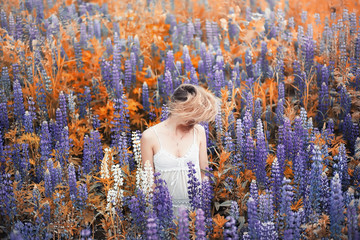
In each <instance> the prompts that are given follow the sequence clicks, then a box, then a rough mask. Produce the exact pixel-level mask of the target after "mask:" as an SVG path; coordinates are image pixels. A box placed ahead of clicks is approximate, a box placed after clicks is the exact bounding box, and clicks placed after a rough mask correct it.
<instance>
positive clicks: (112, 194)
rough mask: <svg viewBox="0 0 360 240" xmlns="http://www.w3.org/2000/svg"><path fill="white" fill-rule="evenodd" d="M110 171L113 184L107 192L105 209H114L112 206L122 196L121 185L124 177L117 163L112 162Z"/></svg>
mask: <svg viewBox="0 0 360 240" xmlns="http://www.w3.org/2000/svg"><path fill="white" fill-rule="evenodd" d="M111 172H112V174H111V175H112V177H113V178H114V185H113V187H112V188H111V189H110V190H109V191H108V194H107V197H106V199H107V205H106V210H108V211H109V210H111V211H113V212H114V211H115V209H114V208H113V206H118V205H119V202H120V201H121V199H122V198H123V195H124V194H123V190H122V189H121V187H122V186H123V183H124V179H123V177H122V171H121V168H120V165H119V164H114V165H112V166H111Z"/></svg>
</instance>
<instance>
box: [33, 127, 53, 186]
mask: <svg viewBox="0 0 360 240" xmlns="http://www.w3.org/2000/svg"><path fill="white" fill-rule="evenodd" d="M51 148H52V147H51V136H50V132H49V126H48V123H47V122H46V121H44V122H43V123H42V124H41V132H40V154H41V157H40V164H38V165H37V166H36V177H37V179H38V181H40V180H41V179H42V178H43V174H44V168H43V166H44V164H45V162H46V161H47V160H48V159H49V158H50V154H51Z"/></svg>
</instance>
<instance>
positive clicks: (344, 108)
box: [339, 85, 351, 119]
mask: <svg viewBox="0 0 360 240" xmlns="http://www.w3.org/2000/svg"><path fill="white" fill-rule="evenodd" d="M339 95H340V107H341V115H340V119H343V118H344V117H345V116H346V115H347V114H348V113H350V109H351V96H350V94H349V93H348V92H347V90H346V87H345V86H343V85H340V87H339Z"/></svg>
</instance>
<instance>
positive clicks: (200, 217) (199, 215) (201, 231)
mask: <svg viewBox="0 0 360 240" xmlns="http://www.w3.org/2000/svg"><path fill="white" fill-rule="evenodd" d="M205 228H206V227H205V216H204V211H203V210H202V209H201V208H199V209H197V210H196V221H195V229H196V239H200V240H205V239H206V229H205Z"/></svg>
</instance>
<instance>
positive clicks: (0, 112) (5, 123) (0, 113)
mask: <svg viewBox="0 0 360 240" xmlns="http://www.w3.org/2000/svg"><path fill="white" fill-rule="evenodd" d="M0 128H1V129H3V130H5V129H8V128H9V117H8V110H7V103H6V102H0Z"/></svg>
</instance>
